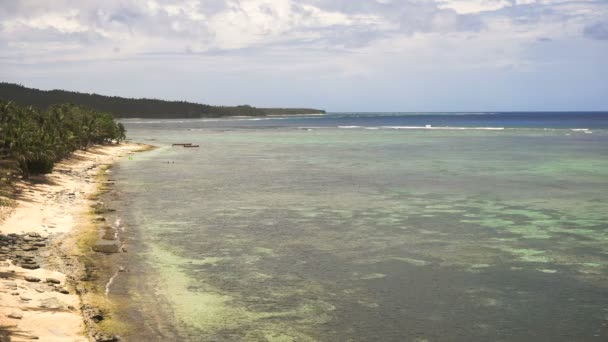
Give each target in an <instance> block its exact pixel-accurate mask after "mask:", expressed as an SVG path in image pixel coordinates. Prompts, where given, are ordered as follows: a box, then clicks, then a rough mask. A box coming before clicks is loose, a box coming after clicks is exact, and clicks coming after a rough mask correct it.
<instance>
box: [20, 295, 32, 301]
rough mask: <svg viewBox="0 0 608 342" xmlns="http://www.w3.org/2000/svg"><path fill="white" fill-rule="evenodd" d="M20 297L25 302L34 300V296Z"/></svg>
mask: <svg viewBox="0 0 608 342" xmlns="http://www.w3.org/2000/svg"><path fill="white" fill-rule="evenodd" d="M19 298H20V299H21V300H22V301H24V302H29V301H30V300H32V298H30V297H26V296H20V297H19Z"/></svg>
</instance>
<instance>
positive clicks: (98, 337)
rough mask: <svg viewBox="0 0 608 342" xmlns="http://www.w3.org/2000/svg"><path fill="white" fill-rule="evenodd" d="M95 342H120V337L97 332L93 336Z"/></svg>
mask: <svg viewBox="0 0 608 342" xmlns="http://www.w3.org/2000/svg"><path fill="white" fill-rule="evenodd" d="M92 337H93V341H95V342H118V341H120V337H118V336H116V335H110V334H108V333H105V332H101V331H97V332H95V333H94V334H93V336H92Z"/></svg>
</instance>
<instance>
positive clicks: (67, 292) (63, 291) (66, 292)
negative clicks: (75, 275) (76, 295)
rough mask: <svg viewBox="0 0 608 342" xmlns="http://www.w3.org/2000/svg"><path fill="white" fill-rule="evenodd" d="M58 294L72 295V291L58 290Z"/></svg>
mask: <svg viewBox="0 0 608 342" xmlns="http://www.w3.org/2000/svg"><path fill="white" fill-rule="evenodd" d="M57 292H59V293H62V294H70V291H68V290H66V289H64V288H59V289H57Z"/></svg>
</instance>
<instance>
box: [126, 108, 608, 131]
mask: <svg viewBox="0 0 608 342" xmlns="http://www.w3.org/2000/svg"><path fill="white" fill-rule="evenodd" d="M128 121H135V122H137V121H138V120H137V119H134V120H128ZM166 121H167V120H152V121H151V120H146V121H145V123H146V125H147V126H148V127H149V128H154V127H158V128H159V129H162V128H163V127H164V123H165V122H166ZM171 121H172V125H175V126H180V121H179V120H171ZM142 123H144V122H142ZM427 125H431V126H432V127H502V128H566V129H567V128H587V129H608V112H512V113H507V112H500V113H329V114H327V115H305V116H304V115H303V116H279V117H264V118H245V117H243V118H239V117H233V118H222V119H200V120H183V122H181V126H183V127H175V126H174V127H175V128H187V129H197V128H205V129H209V128H212V129H213V128H218V129H235V128H236V129H238V128H266V127H301V128H305V127H344V128H347V127H349V126H351V127H352V126H357V127H363V128H365V127H368V128H369V127H385V128H395V127H411V126H419V127H425V126H427Z"/></svg>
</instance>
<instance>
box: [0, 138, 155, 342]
mask: <svg viewBox="0 0 608 342" xmlns="http://www.w3.org/2000/svg"><path fill="white" fill-rule="evenodd" d="M147 148H148V146H147V145H140V144H134V143H125V144H121V145H112V146H99V147H94V148H92V149H90V150H89V151H77V152H75V153H74V154H73V155H72V156H71V157H70V158H68V159H66V160H64V161H62V162H60V163H58V164H57V165H56V167H55V169H54V171H53V172H52V173H51V174H49V175H45V176H38V177H34V178H32V179H31V180H30V181H28V182H20V183H19V184H17V188H18V196H17V200H16V203H17V205H16V207H15V208H14V209H13V210H12V211H10V212H9V213H8V214H6V215H5V217H3V218H1V219H3V220H2V221H0V234H1V235H3V236H9V234H15V235H10V236H11V237H13V238H15V237H17V236H20V238H19V239H22V240H23V239H25V240H27V239H30V235H31V236H39V238H38V239H39V240H40V241H44V242H45V243H39V244H40V247H39V248H37V249H36V250H33V251H22V249H23V245H16V244H13V245H9V246H4V247H2V248H3V252H4V253H2V254H0V338H4V337H6V338H8V336H10V338H11V339H10V340H11V341H21V340H31V339H33V338H37V339H39V340H42V341H88V340H89V338H91V339H95V337H94V336H92V334H91V331H90V329H87V324H86V322H85V321H87V319H88V317H85V311H86V310H85V309H87V306H86V305H83V304H86V303H83V300H82V299H83V298H82V295H83V289H85V290H84V292H86V286H84V285H83V278H86V275H83V271H84V272H85V273H86V265H84V262H83V260H85V259H84V258H85V257H86V256H82V255H80V253H79V251H78V250H79V248H82V246H81V241H80V239H81V235H86V234H91V233H93V234H97V232H96V231H93V232H90V231H88V230H90V228H91V227H95V226H94V225H93V226H92V225H91V222H89V220H90V216H89V215H88V212H89V210H90V206H91V197H92V196H94V195H95V194H96V193H97V192H98V191H99V189H98V188H99V186H100V185H101V181H102V180H101V179H99V177H97V175H98V173H99V172H100V171H102V170H103V168H104V167H105V166H107V165H111V164H113V163H114V162H116V161H117V160H118V159H119V158H121V157H123V156H125V155H127V154H128V153H132V152H136V151H142V150H146V149H147ZM30 233H31V234H30ZM27 234H30V235H27ZM20 241H21V240H20ZM28 249H29V248H28ZM85 249H86V247H85ZM11 253H12V254H13V255H14V254H16V253H21V254H24V253H29V254H31V260H35V264H34V265H35V266H39V267H40V268H37V269H26V268H23V267H21V266H23V265H22V264H20V263H17V262H15V260H18V259H15V258H8V255H9V254H11ZM21 254H20V255H19V257H21ZM28 258H29V255H28ZM3 259H6V260H3ZM31 262H32V263H34V261H31ZM35 266H34V267H35ZM28 277H35V278H37V279H39V281H35V278H28ZM26 278H27V279H29V280H30V281H28V280H26ZM49 278H50V279H53V280H51V281H48V279H49ZM32 280H34V281H32ZM56 282H58V284H55V283H56ZM89 307H90V306H89ZM85 331H86V333H85ZM87 333H88V335H89V336H88V337H87V336H86V334H87ZM96 333H98V332H96Z"/></svg>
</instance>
